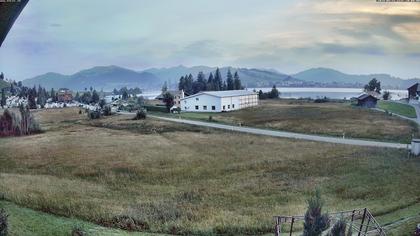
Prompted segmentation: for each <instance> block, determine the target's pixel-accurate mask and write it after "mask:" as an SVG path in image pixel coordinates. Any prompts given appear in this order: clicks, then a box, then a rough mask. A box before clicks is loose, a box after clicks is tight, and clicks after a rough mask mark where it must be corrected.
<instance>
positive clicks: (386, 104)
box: [378, 100, 417, 118]
mask: <svg viewBox="0 0 420 236" xmlns="http://www.w3.org/2000/svg"><path fill="white" fill-rule="evenodd" d="M378 108H379V109H382V110H385V111H388V112H391V113H395V114H398V115H402V116H405V117H408V118H417V114H416V110H415V109H414V107H412V106H410V105H408V104H402V103H399V102H392V101H382V100H380V101H378Z"/></svg>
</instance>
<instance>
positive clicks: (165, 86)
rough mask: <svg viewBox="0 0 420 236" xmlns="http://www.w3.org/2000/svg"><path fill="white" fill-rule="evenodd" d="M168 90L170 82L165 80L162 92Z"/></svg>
mask: <svg viewBox="0 0 420 236" xmlns="http://www.w3.org/2000/svg"><path fill="white" fill-rule="evenodd" d="M167 91H168V83H167V82H166V81H165V82H164V83H163V85H162V93H164V92H167Z"/></svg>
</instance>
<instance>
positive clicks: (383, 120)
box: [172, 100, 420, 143]
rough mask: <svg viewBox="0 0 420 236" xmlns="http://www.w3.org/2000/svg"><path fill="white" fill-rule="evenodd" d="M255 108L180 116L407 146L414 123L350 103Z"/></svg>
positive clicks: (278, 103)
mask: <svg viewBox="0 0 420 236" xmlns="http://www.w3.org/2000/svg"><path fill="white" fill-rule="evenodd" d="M260 102H261V104H260V105H259V106H257V107H253V108H248V109H243V110H239V111H234V112H228V113H191V112H190V113H182V114H181V115H172V116H174V117H178V116H181V117H182V118H185V119H195V120H202V121H209V117H210V116H211V117H212V121H214V122H221V123H227V124H233V125H238V124H241V125H245V126H252V127H258V128H265V129H274V130H282V131H291V132H298V133H307V134H318V135H327V136H339V137H342V136H343V134H344V135H345V137H347V138H361V139H373V140H380V141H392V142H401V143H410V142H411V138H412V135H414V136H419V134H420V133H419V129H418V126H417V124H416V123H414V122H412V121H407V120H404V119H401V118H399V117H392V116H389V115H387V114H385V113H383V112H379V111H374V110H370V109H362V108H358V107H355V106H351V105H350V103H337V102H328V103H314V102H311V101H301V100H263V101H260Z"/></svg>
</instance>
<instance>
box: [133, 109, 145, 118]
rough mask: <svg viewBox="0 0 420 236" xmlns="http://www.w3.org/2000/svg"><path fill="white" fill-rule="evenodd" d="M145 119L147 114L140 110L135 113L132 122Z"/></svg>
mask: <svg viewBox="0 0 420 236" xmlns="http://www.w3.org/2000/svg"><path fill="white" fill-rule="evenodd" d="M146 117H147V112H146V110H144V109H140V110H138V111H137V112H136V116H135V117H134V118H133V120H144V119H146Z"/></svg>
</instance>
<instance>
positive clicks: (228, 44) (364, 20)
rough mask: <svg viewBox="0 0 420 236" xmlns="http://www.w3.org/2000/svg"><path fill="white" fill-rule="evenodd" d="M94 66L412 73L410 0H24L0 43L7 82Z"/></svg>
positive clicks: (417, 52)
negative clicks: (391, 0) (389, 0)
mask: <svg viewBox="0 0 420 236" xmlns="http://www.w3.org/2000/svg"><path fill="white" fill-rule="evenodd" d="M100 65H118V66H122V67H127V68H130V69H134V70H142V69H146V68H151V67H171V66H178V65H185V66H195V65H207V66H220V67H221V66H234V67H248V68H270V69H276V70H278V71H280V72H283V73H288V74H293V73H296V72H299V71H302V70H305V69H309V68H314V67H329V68H333V69H337V70H340V71H343V72H346V73H353V74H369V73H388V74H391V75H394V76H398V77H402V78H413V77H417V78H420V3H378V2H376V0H317V1H315V0H288V1H285V0H264V1H261V0H229V1H226V0H118V1H112V0H60V1H57V0H31V1H29V3H28V5H27V6H26V8H25V9H24V10H23V12H22V13H21V15H20V17H19V18H18V20H17V21H16V23H15V25H14V26H13V28H12V30H11V31H10V33H9V35H8V37H7V38H6V40H5V42H4V43H3V45H2V47H1V48H0V71H3V72H4V73H5V75H6V77H9V78H11V79H15V80H23V79H27V78H30V77H33V76H36V75H40V74H43V73H46V72H58V73H63V74H73V73H75V72H77V71H79V70H82V69H87V68H90V67H94V66H100Z"/></svg>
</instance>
